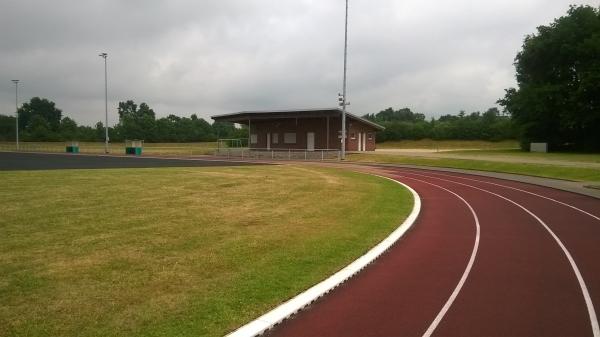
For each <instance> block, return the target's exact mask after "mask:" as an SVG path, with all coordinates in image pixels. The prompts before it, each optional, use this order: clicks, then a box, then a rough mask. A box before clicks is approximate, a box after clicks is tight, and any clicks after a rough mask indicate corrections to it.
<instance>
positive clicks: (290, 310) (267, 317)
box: [227, 173, 421, 337]
mask: <svg viewBox="0 0 600 337" xmlns="http://www.w3.org/2000/svg"><path fill="white" fill-rule="evenodd" d="M368 174H371V175H374V176H377V177H380V178H384V179H388V180H391V181H393V182H395V183H397V184H400V185H402V186H404V187H405V188H406V189H408V190H409V191H410V193H411V194H412V196H413V200H414V205H413V209H412V211H411V212H410V214H409V215H408V217H407V218H406V220H404V222H403V223H402V224H401V225H400V226H398V228H396V229H395V230H394V231H393V232H392V233H391V234H390V235H389V236H388V237H387V238H385V239H384V240H383V241H381V242H380V243H378V244H377V245H376V246H375V247H373V248H372V249H371V250H369V251H368V252H367V253H366V254H365V255H363V256H361V257H359V258H358V259H356V260H354V261H353V262H352V263H350V264H349V265H347V266H346V267H344V268H343V269H342V270H340V271H338V272H337V273H335V274H333V275H331V276H330V277H328V278H327V279H325V280H324V281H321V282H320V283H317V284H316V285H314V286H312V287H310V288H309V289H308V290H306V291H304V292H302V293H300V294H298V295H296V296H295V297H293V298H292V299H290V300H288V301H287V302H284V303H283V304H281V305H279V306H278V307H276V308H275V309H273V310H271V311H269V312H267V313H266V314H264V315H262V316H260V317H258V318H257V319H255V320H253V321H252V322H250V323H248V324H246V325H244V326H242V327H240V328H239V329H237V330H235V331H233V332H232V333H230V334H228V335H227V337H249V336H258V335H260V334H262V333H264V332H265V331H267V330H269V329H271V328H272V327H274V326H275V325H277V324H278V323H280V322H282V321H283V320H285V319H286V318H289V317H291V316H292V315H294V314H295V313H296V312H298V311H299V310H301V309H302V308H304V307H306V306H307V305H309V304H311V303H312V302H314V301H315V300H317V299H318V298H320V297H322V296H324V295H325V294H327V293H329V292H330V291H331V290H333V289H334V288H335V287H337V286H339V285H341V284H342V283H344V282H345V281H346V280H348V279H349V278H351V277H352V276H354V275H356V274H357V273H358V272H360V271H361V270H363V269H364V268H365V267H366V266H367V265H368V264H370V263H371V262H373V261H375V259H377V258H378V257H379V256H381V254H383V253H384V252H386V251H387V250H388V249H390V248H391V247H392V245H393V244H394V243H396V241H398V240H399V239H400V238H401V237H402V236H404V234H405V233H406V232H407V231H408V230H409V229H410V228H411V227H412V226H413V224H414V223H415V221H416V220H417V217H418V216H419V213H420V212H421V198H420V197H419V194H417V192H416V191H415V190H413V189H412V188H411V187H410V186H408V185H406V184H404V183H402V182H400V181H397V180H394V179H391V178H389V177H384V176H379V175H376V174H372V173H368Z"/></svg>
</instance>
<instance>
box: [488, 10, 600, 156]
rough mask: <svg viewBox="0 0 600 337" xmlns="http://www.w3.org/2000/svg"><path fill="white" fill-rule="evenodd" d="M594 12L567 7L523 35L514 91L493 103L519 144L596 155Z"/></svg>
mask: <svg viewBox="0 0 600 337" xmlns="http://www.w3.org/2000/svg"><path fill="white" fill-rule="evenodd" d="M599 56H600V9H598V8H594V7H591V6H571V7H570V8H569V10H568V12H567V14H566V15H565V16H562V17H560V18H558V19H556V20H554V22H552V23H551V24H549V25H547V26H539V27H538V28H537V33H535V34H531V35H528V36H527V37H526V38H525V40H524V42H523V49H522V50H521V51H520V52H519V53H518V54H517V56H516V58H515V68H516V74H517V84H518V87H517V88H509V89H506V94H505V96H504V98H502V99H500V100H499V101H498V102H499V103H500V105H502V106H503V107H504V109H505V110H506V111H507V112H508V113H510V114H511V116H512V118H513V120H514V122H515V125H516V126H517V132H518V133H517V135H518V138H519V139H520V140H521V146H522V147H523V148H527V146H528V144H529V143H530V142H546V143H548V145H549V147H550V149H551V150H578V151H581V150H583V151H600V132H599V131H600V57H599Z"/></svg>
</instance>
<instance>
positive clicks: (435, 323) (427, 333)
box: [405, 176, 481, 337]
mask: <svg viewBox="0 0 600 337" xmlns="http://www.w3.org/2000/svg"><path fill="white" fill-rule="evenodd" d="M405 178H408V179H412V180H416V181H420V182H422V183H425V184H429V185H432V186H435V187H437V188H440V189H442V190H444V191H446V192H448V193H451V194H453V195H454V196H455V197H457V198H458V199H460V200H461V201H462V202H463V203H465V205H467V207H468V208H469V210H470V211H471V214H472V215H473V218H474V219H475V228H476V234H475V244H474V245H473V251H472V252H471V257H470V258H469V263H467V267H466V268H465V271H464V272H463V274H462V276H461V278H460V280H459V281H458V284H457V285H456V287H455V288H454V291H452V294H451V295H450V297H449V298H448V300H447V301H446V303H445V304H444V306H443V307H442V309H441V310H440V312H439V313H438V314H437V316H435V319H434V320H433V322H431V324H430V325H429V327H428V328H427V331H425V333H424V334H423V336H424V337H429V336H431V335H432V334H433V332H434V331H435V329H436V328H437V326H438V325H439V324H440V322H441V321H442V319H443V318H444V316H445V315H446V312H448V309H450V307H451V306H452V303H454V300H455V299H456V297H457V296H458V293H460V290H461V289H462V287H463V285H464V284H465V281H466V280H467V277H468V276H469V273H470V272H471V268H472V267H473V263H474V262H475V257H476V256H477V250H478V249H479V237H480V232H481V227H480V226H479V218H478V217H477V213H475V210H474V209H473V207H471V205H470V204H469V203H468V202H467V201H466V200H465V199H463V197H461V196H460V195H458V194H456V193H454V192H452V191H450V190H449V189H447V188H444V187H442V186H440V185H436V184H433V183H430V182H427V181H424V180H421V179H416V178H412V177H406V176H405Z"/></svg>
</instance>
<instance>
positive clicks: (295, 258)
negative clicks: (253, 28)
mask: <svg viewBox="0 0 600 337" xmlns="http://www.w3.org/2000/svg"><path fill="white" fill-rule="evenodd" d="M0 179H1V181H2V185H3V187H2V193H1V194H0V205H1V206H0V207H1V213H2V217H0V336H218V335H223V334H225V333H226V332H228V331H231V330H232V329H234V328H236V327H238V326H240V325H242V324H244V323H245V322H248V321H249V320H251V319H253V318H255V317H257V316H258V315H260V314H262V313H264V312H265V311H267V310H268V309H270V308H272V307H274V306H275V305H277V304H278V303H280V302H282V301H283V300H286V299H288V298H290V297H291V296H293V295H294V294H297V293H298V292H300V291H302V290H304V289H306V288H308V287H309V286H311V285H313V284H315V283H317V282H318V281H320V280H322V279H324V278H325V277H326V276H328V275H330V274H331V273H333V272H335V271H337V270H339V269H340V268H341V267H343V266H345V265H346V264H347V263H349V262H350V261H352V260H353V259H354V258H356V257H357V256H360V255H361V254H363V253H364V252H366V251H367V250H368V249H369V248H370V247H372V246H373V245H375V244H376V243H377V242H379V241H380V240H381V239H383V238H384V237H385V236H387V235H388V234H389V233H390V232H391V231H392V230H393V229H394V228H395V227H396V226H397V225H398V224H399V223H400V222H401V221H402V220H403V219H404V218H405V217H406V216H407V214H408V213H409V212H410V210H411V208H412V200H411V198H412V197H411V195H410V193H409V192H408V191H407V190H405V189H404V188H402V187H401V186H400V185H398V184H396V183H394V182H391V181H388V180H386V179H382V178H378V177H373V176H369V175H364V174H359V173H352V172H347V171H342V170H333V169H323V168H305V167H298V166H289V167H288V166H261V167H256V166H253V167H235V168H161V169H113V170H60V171H58V170H57V171H13V172H0Z"/></svg>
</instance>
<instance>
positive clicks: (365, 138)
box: [362, 132, 367, 151]
mask: <svg viewBox="0 0 600 337" xmlns="http://www.w3.org/2000/svg"><path fill="white" fill-rule="evenodd" d="M362 150H363V151H367V133H366V132H363V134H362Z"/></svg>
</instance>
